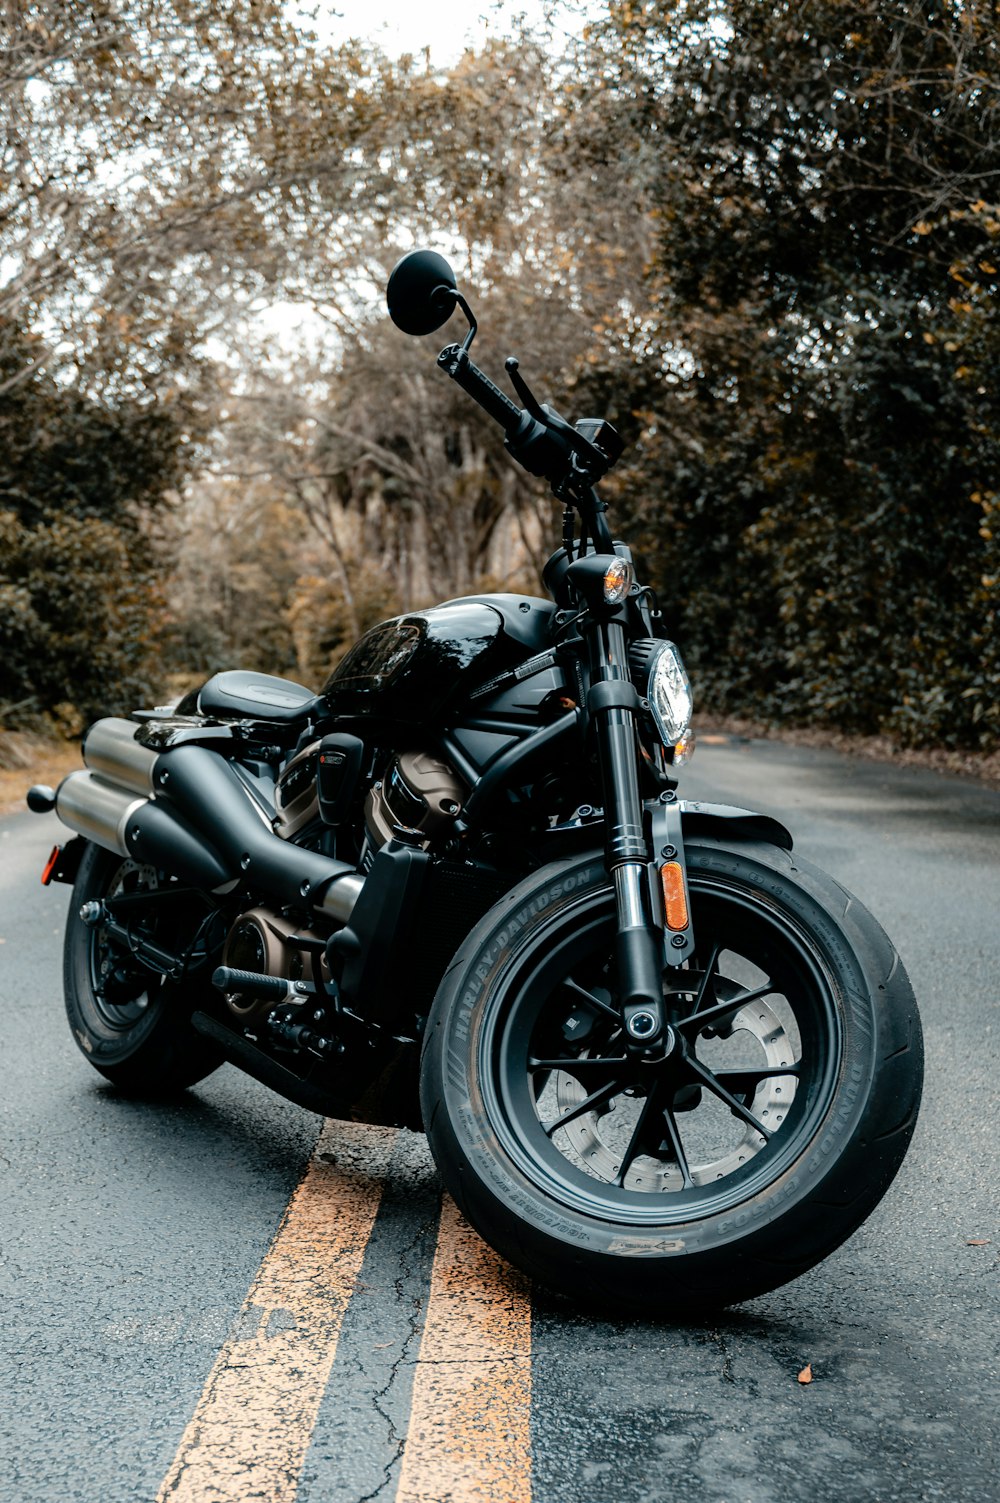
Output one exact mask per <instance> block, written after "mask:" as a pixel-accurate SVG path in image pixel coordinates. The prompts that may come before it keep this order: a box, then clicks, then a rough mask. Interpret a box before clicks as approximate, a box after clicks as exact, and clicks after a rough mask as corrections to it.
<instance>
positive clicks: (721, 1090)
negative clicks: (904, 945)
mask: <svg viewBox="0 0 1000 1503" xmlns="http://www.w3.org/2000/svg"><path fill="white" fill-rule="evenodd" d="M686 857H687V867H688V880H689V884H690V892H691V905H692V913H693V920H694V929H695V936H696V942H697V945H698V952H697V955H696V956H695V957H694V958H693V960H692V961H691V962H689V964H688V966H687V967H686V968H685V969H683V970H678V971H673V970H671V969H669V968H668V969H667V971H666V972H665V986H666V988H667V991H668V998H667V1000H668V1011H669V1014H670V1016H671V1018H672V1021H673V1023H674V1037H675V1039H676V1041H677V1042H676V1047H675V1050H674V1051H673V1052H672V1053H671V1055H670V1057H669V1058H668V1059H665V1060H664V1061H662V1062H660V1063H659V1064H657V1065H656V1066H653V1067H650V1066H647V1065H645V1064H636V1063H635V1062H634V1061H632V1060H631V1059H630V1058H629V1056H627V1054H626V1051H625V1050H624V1048H623V1046H622V1043H621V1039H622V1034H621V1031H620V1029H618V1028H617V1025H616V1022H615V1018H614V1012H615V1002H616V998H615V980H614V962H613V958H612V957H613V937H614V904H613V892H612V888H611V884H610V883H609V881H608V877H607V874H606V871H605V868H604V863H603V860H602V858H601V857H600V856H595V855H590V856H587V857H582V858H577V859H575V860H571V861H566V862H563V863H560V864H558V865H553V866H550V867H547V868H546V869H545V870H544V871H543V872H540V873H537V874H535V875H534V876H533V877H531V878H529V879H528V880H527V881H525V882H523V883H521V884H520V886H519V887H517V888H515V889H514V890H513V892H511V893H510V894H509V895H508V897H507V898H505V899H504V900H503V902H502V903H501V904H498V905H497V907H496V908H494V909H492V910H491V912H490V913H489V914H488V915H487V916H486V917H485V918H484V919H483V921H482V922H481V923H480V924H479V925H478V927H477V928H476V929H475V930H474V931H473V933H472V934H471V935H470V936H469V938H468V940H467V941H466V943H465V944H464V945H463V947H462V949H461V950H460V951H459V953H458V955H457V956H456V957H455V960H454V961H453V963H452V965H451V967H450V968H449V971H448V973H447V974H446V976H445V978H444V980H443V982H442V984H441V987H440V989H439V991H438V995H437V997H436V999H435V1002H434V1007H433V1009H432V1012H431V1016H430V1019H429V1022H428V1029H427V1037H426V1042H425V1048H424V1056H423V1063H422V1088H421V1100H422V1107H423V1116H424V1121H425V1123H426V1124H427V1131H428V1135H429V1137H430V1142H431V1148H432V1150H433V1153H434V1157H435V1159H436V1161H437V1164H438V1167H439V1169H440V1171H441V1174H442V1176H443V1178H444V1180H445V1183H446V1185H447V1187H448V1189H449V1190H450V1192H451V1194H452V1195H453V1196H454V1198H455V1200H456V1201H457V1202H458V1204H459V1206H460V1208H461V1209H462V1210H463V1212H464V1213H465V1215H466V1216H467V1217H468V1219H469V1220H470V1221H471V1222H472V1224H473V1225H474V1226H475V1227H476V1228H477V1230H478V1231H479V1232H480V1233H481V1235H482V1236H483V1237H484V1238H485V1239H486V1240H487V1241H488V1242H490V1243H491V1244H492V1245H493V1246H494V1247H495V1248H496V1249H497V1250H498V1251H499V1252H501V1253H502V1254H503V1255H504V1256H506V1257H507V1258H509V1259H510V1261H511V1262H512V1263H514V1264H516V1265H517V1266H518V1267H520V1268H522V1269H523V1270H524V1271H525V1272H527V1273H528V1274H530V1275H532V1276H534V1277H535V1278H537V1279H539V1280H540V1281H541V1282H543V1283H545V1284H548V1285H549V1286H550V1287H552V1288H554V1289H558V1290H561V1291H564V1292H566V1293H569V1294H571V1295H573V1296H574V1297H576V1298H578V1299H583V1300H587V1301H590V1302H595V1303H598V1304H601V1305H603V1306H611V1307H613V1308H615V1309H616V1310H619V1311H635V1312H638V1313H642V1314H646V1315H650V1314H672V1315H677V1314H681V1313H684V1312H689V1311H690V1310H691V1309H692V1308H693V1307H708V1306H718V1305H726V1304H732V1303H736V1302H738V1301H741V1300H746V1299H750V1298H752V1297H753V1296H755V1295H759V1294H763V1293H765V1292H766V1291H767V1290H770V1289H774V1288H776V1287H777V1286H779V1285H781V1284H784V1283H786V1282H788V1281H789V1280H790V1279H793V1278H795V1277H797V1276H798V1275H799V1274H801V1273H803V1272H805V1271H806V1270H807V1269H808V1268H810V1267H812V1266H813V1265H814V1264H816V1263H817V1262H819V1261H820V1260H821V1259H822V1258H824V1257H826V1256H827V1255H828V1254H829V1253H830V1252H832V1251H833V1250H834V1249H835V1248H836V1247H838V1246H839V1245H840V1244H841V1243H842V1242H844V1241H845V1239H846V1238H847V1237H849V1236H850V1234H851V1233H852V1232H853V1231H854V1230H855V1228H856V1227H858V1226H859V1225H860V1223H861V1222H862V1221H863V1220H864V1219H865V1217H866V1216H868V1215H869V1213H870V1212H871V1211H872V1209H873V1208H874V1207H875V1205H877V1203H878V1201H879V1200H880V1199H881V1197H882V1196H883V1195H884V1193H885V1191H886V1189H887V1188H888V1186H889V1184H890V1182H891V1180H892V1178H893V1176H894V1175H895V1173H896V1171H897V1170H898V1168H899V1166H900V1164H901V1163H902V1160H903V1156H904V1154H905V1152H906V1148H907V1146H908V1144H909V1141H910V1138H911V1136H912V1133H913V1128H914V1125H915V1121H916V1115H917V1107H918V1104H919V1100H920V1088H921V1081H922V1064H923V1048H922V1039H921V1032H920V1023H919V1018H918V1016H917V1010H916V1005H915V1002H914V998H913V993H912V990H911V987H910V984H909V981H908V979H907V977H906V974H905V972H904V970H903V967H902V965H901V964H900V961H899V957H898V956H897V954H896V952H895V950H894V949H893V947H892V945H891V944H890V942H889V940H888V939H887V938H886V936H885V934H884V933H883V931H882V929H881V928H880V927H879V925H878V924H877V923H876V921H875V920H874V919H873V918H872V916H871V914H870V913H868V911H867V910H866V909H865V908H864V907H862V905H861V904H860V903H859V902H858V901H857V900H856V899H854V898H852V897H851V896H850V895H849V894H848V893H846V892H845V891H844V889H843V888H841V887H840V886H839V885H838V884H837V883H836V882H835V881H834V880H833V879H832V878H831V877H829V876H827V875H826V873H824V872H822V871H820V870H819V869H818V868H816V867H813V866H811V865H810V864H809V863H808V862H805V861H801V860H799V859H798V858H796V857H792V856H791V855H790V854H789V853H788V852H786V851H783V850H779V849H778V848H776V847H773V846H769V845H764V844H757V843H746V844H742V843H741V844H740V845H738V846H736V847H735V848H733V847H727V846H725V845H723V844H721V843H718V842H716V841H714V840H712V839H710V838H704V837H699V838H698V839H697V840H693V841H691V842H690V843H689V844H688V845H687V847H686ZM716 946H718V949H717V950H716V948H715V947H716ZM713 956H714V958H713ZM703 983H704V985H703ZM751 993H752V994H753V995H752V996H751V995H750V994H751ZM588 996H589V998H590V1000H589V1001H588V1000H587V997H588ZM712 1007H714V1009H715V1012H714V1014H713V1016H712V1017H711V1018H709V1019H708V1020H707V1021H706V1022H705V1023H702V1022H700V1021H699V1020H698V1017H697V1014H698V1013H699V1012H700V1011H703V1012H706V1013H707V1012H708V1011H709V1008H712ZM581 1040H582V1042H581ZM605 1061H607V1063H605ZM646 1071H649V1073H648V1074H647V1073H644V1072H646ZM591 1097H593V1098H594V1099H593V1102H592V1104H591V1105H590V1106H588V1105H587V1102H588V1101H590V1100H591ZM581 1103H582V1105H581ZM562 1120H565V1122H566V1125H565V1126H560V1125H559V1123H560V1121H562Z"/></svg>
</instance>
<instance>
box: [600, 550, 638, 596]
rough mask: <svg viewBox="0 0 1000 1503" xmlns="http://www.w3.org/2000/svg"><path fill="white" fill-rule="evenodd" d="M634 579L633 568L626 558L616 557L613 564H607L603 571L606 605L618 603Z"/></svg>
mask: <svg viewBox="0 0 1000 1503" xmlns="http://www.w3.org/2000/svg"><path fill="white" fill-rule="evenodd" d="M634 579H635V570H634V569H633V568H632V565H631V564H630V563H629V562H628V560H627V559H624V558H616V559H615V561H614V563H613V564H609V565H608V567H607V568H606V569H605V571H604V598H605V600H606V601H607V603H608V605H620V603H621V602H622V601H623V600H624V599H625V597H626V595H627V594H628V592H629V590H630V589H631V588H632V582H633V580H634Z"/></svg>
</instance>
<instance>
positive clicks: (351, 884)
mask: <svg viewBox="0 0 1000 1503" xmlns="http://www.w3.org/2000/svg"><path fill="white" fill-rule="evenodd" d="M136 730H137V727H136V726H135V725H134V724H133V723H132V722H131V721H128V720H121V719H118V718H109V719H106V720H99V721H97V722H96V723H95V724H94V725H93V726H91V728H90V730H89V731H88V732H87V736H86V739H85V742H84V749H83V756H84V761H85V763H86V764H87V767H86V770H85V771H80V772H71V773H70V774H69V776H68V777H67V778H64V779H63V781H62V783H61V784H60V786H59V789H58V791H57V793H56V813H57V815H58V816H59V818H60V819H61V820H62V822H63V823H64V824H65V825H68V826H69V828H70V829H71V830H76V831H77V832H78V833H79V834H81V835H83V836H85V837H86V838H87V839H88V840H92V841H93V842H94V843H95V845H100V846H103V847H104V848H105V849H106V850H110V851H115V852H117V854H118V855H120V856H127V857H130V858H131V859H132V860H134V861H140V862H142V863H144V864H148V865H152V866H158V867H163V868H164V869H165V870H167V871H169V872H173V873H175V874H176V875H177V876H178V877H180V878H181V879H182V880H183V881H185V882H190V883H191V884H192V885H193V886H196V887H201V888H205V889H207V890H209V891H216V890H217V889H218V888H220V887H223V886H225V885H226V884H227V883H234V882H236V881H237V880H239V879H240V878H241V877H242V878H243V879H244V880H247V881H250V882H252V883H254V885H256V886H259V887H261V888H262V889H263V890H264V891H265V892H267V893H269V894H272V895H273V896H275V897H277V898H279V899H280V900H281V901H282V902H283V903H287V904H290V905H291V904H294V905H296V906H300V905H301V904H302V903H303V901H305V902H306V903H308V905H309V906H310V907H312V908H318V909H319V910H320V911H321V912H323V913H325V914H326V915H327V916H328V917H329V918H331V919H334V920H335V921H336V922H338V923H342V924H346V922H347V921H348V919H349V918H350V916H351V913H352V911H353V909H354V905H355V903H356V901H357V899H358V896H359V895H360V893H361V889H362V888H363V887H364V884H365V878H364V876H363V875H362V874H361V873H359V872H358V871H356V870H355V868H354V867H353V866H349V865H348V864H347V863H346V862H343V861H334V860H332V859H331V858H330V857H328V856H322V855H320V854H319V853H318V852H316V851H307V850H303V848H302V847H301V846H295V845H292V844H291V843H290V842H289V841H287V840H281V839H280V838H279V837H278V836H277V835H275V834H274V833H273V832H272V831H271V830H269V829H268V828H267V826H266V825H265V823H264V821H263V820H262V819H261V817H260V815H259V814H258V812H257V810H256V809H255V808H254V806H253V804H252V803H251V802H250V798H249V795H248V794H247V791H246V789H245V788H244V786H243V784H242V783H241V782H240V780H239V778H238V777H237V776H236V774H235V773H234V772H233V771H232V769H231V768H230V767H229V766H228V764H227V763H226V762H225V761H224V760H223V759H222V758H221V757H219V756H218V755H217V754H216V753H215V752H211V751H208V750H207V749H206V748H205V747H202V746H193V745H184V746H178V747H175V748H173V749H172V750H171V751H168V752H162V753H159V754H157V753H156V752H153V751H150V749H149V748H148V747H145V746H142V745H140V743H138V742H137V741H136V740H135V733H136ZM154 790H155V797H153V798H150V797H149V795H150V794H151V793H153V792H154ZM206 816H210V818H209V817H206ZM206 826H208V828H207V829H206ZM203 832H204V833H203Z"/></svg>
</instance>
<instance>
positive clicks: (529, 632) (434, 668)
mask: <svg viewBox="0 0 1000 1503" xmlns="http://www.w3.org/2000/svg"><path fill="white" fill-rule="evenodd" d="M555 609H556V608H555V606H554V605H553V604H552V602H551V601H550V600H541V599H538V598H536V597H534V596H530V595H470V596H466V597H465V598H463V599H461V600H449V601H446V602H445V604H444V605H436V606H433V607H432V608H431V609H429V610H426V611H414V612H411V613H410V614H409V615H406V616H395V617H393V619H392V620H391V621H383V622H381V623H380V625H378V626H374V627H372V629H371V631H369V632H366V633H365V635H364V636H363V637H362V638H361V640H360V641H359V642H357V643H356V644H355V646H354V647H352V648H351V650H350V652H349V653H348V654H347V656H346V657H345V658H343V659H342V660H341V661H340V663H339V664H338V665H337V667H336V668H335V669H334V671H333V673H332V674H331V675H330V677H329V679H328V680H327V682H326V683H325V684H324V686H323V697H324V699H325V700H326V706H327V709H328V710H329V712H330V713H331V714H333V715H338V716H348V717H352V716H358V715H363V716H365V717H366V719H375V720H380V721H386V722H389V723H395V724H398V725H423V724H425V723H426V722H428V721H430V720H434V719H436V718H438V717H440V716H441V715H442V713H443V712H444V711H445V710H446V709H447V708H448V706H449V705H450V704H451V703H452V702H453V701H456V700H458V699H460V698H461V696H462V694H463V693H465V692H468V691H469V690H471V689H473V688H475V686H476V685H477V684H480V683H482V682H483V681H484V680H485V679H488V678H490V677H492V675H493V674H496V673H501V672H503V670H504V669H505V668H509V667H513V666H514V665H515V664H516V663H520V662H523V661H524V659H525V658H529V657H532V656H533V655H534V654H535V653H538V652H542V651H544V649H545V648H546V647H547V646H548V642H549V628H550V625H551V621H552V616H553V614H554V612H555Z"/></svg>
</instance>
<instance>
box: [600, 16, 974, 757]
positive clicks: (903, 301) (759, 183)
mask: <svg viewBox="0 0 1000 1503" xmlns="http://www.w3.org/2000/svg"><path fill="white" fill-rule="evenodd" d="M605 41H606V42H607V43H608V56H609V58H610V57H613V58H614V59H615V64H614V82H613V85H612V87H611V88H610V89H607V90H606V91H605V92H604V94H603V95H602V96H600V97H598V96H594V97H593V98H592V100H591V101H590V105H589V108H590V112H591V114H590V119H591V124H590V130H591V132H592V138H593V139H596V140H598V141H599V142H600V143H601V144H602V149H603V150H604V151H605V152H606V153H608V154H609V155H610V154H611V153H612V152H613V151H614V150H621V151H622V152H624V151H625V149H626V147H625V140H624V136H625V135H626V134H627V135H630V136H631V137H632V149H633V150H635V149H638V151H639V154H640V159H642V160H645V161H646V162H647V163H648V162H649V160H650V158H651V157H654V159H655V170H654V171H647V173H646V175H645V177H644V178H643V179H642V180H641V182H640V184H639V186H640V187H641V193H642V198H641V203H642V205H643V207H644V209H645V211H646V212H647V213H648V214H649V215H650V216H651V218H652V219H653V221H654V222H655V224H656V226H657V238H656V243H655V248H654V252H653V256H652V260H651V267H650V276H649V284H648V285H649V311H648V314H647V315H646V316H645V317H644V319H643V320H642V321H641V322H640V323H638V324H637V327H636V328H635V329H634V330H633V331H632V334H631V336H630V337H629V338H627V339H626V340H625V341H624V342H623V344H622V346H621V348H620V349H619V350H618V351H616V352H615V354H614V356H613V357H612V358H610V359H607V360H605V361H603V362H602V363H601V364H600V365H599V366H598V367H596V368H594V369H592V370H590V371H589V372H588V373H587V375H586V380H585V384H586V386H588V387H589V388H590V390H591V391H593V392H595V393H597V394H599V395H600V396H601V398H602V399H604V400H605V401H606V403H607V404H608V405H609V406H611V407H612V408H614V409H615V410H618V411H621V410H623V409H624V411H625V412H626V413H627V414H629V415H630V416H629V417H628V418H627V422H628V423H629V424H630V426H631V429H632V433H633V436H634V438H635V439H636V443H637V452H636V457H635V458H634V460H633V462H632V465H631V470H630V471H629V472H628V473H627V474H624V475H623V476H622V477H621V479H620V480H619V485H620V487H621V494H622V499H623V500H626V497H629V498H631V510H632V514H633V516H634V517H636V518H637V519H638V521H639V522H640V524H641V525H642V526H643V528H644V532H645V539H646V544H647V548H648V552H649V556H650V558H651V560H652V562H653V564H654V568H655V571H656V574H657V579H658V583H659V586H660V588H661V591H662V593H663V595H664V599H665V602H666V605H667V611H668V617H669V621H670V626H671V629H672V630H673V631H675V632H676V634H677V636H678V639H679V640H680V642H681V643H682V644H683V646H684V649H685V652H686V653H687V655H688V656H689V658H690V659H691V662H692V666H693V667H694V669H695V673H696V677H697V679H698V682H699V685H700V688H701V691H702V694H703V696H704V697H705V698H706V699H707V701H708V703H709V705H710V706H711V707H712V708H715V709H717V710H722V711H729V712H736V713H742V714H750V715H754V716H758V717H763V718H767V719H770V720H774V721H782V720H783V721H793V722H794V721H800V722H804V721H810V722H814V723H828V724H831V725H835V726H838V727H840V728H843V729H846V730H855V731H888V732H890V733H891V734H894V735H896V736H898V737H899V738H901V739H902V740H903V741H905V742H909V743H921V742H923V743H934V742H939V743H941V742H943V743H945V744H949V745H971V746H976V745H981V746H991V745H995V744H996V741H997V737H998V735H1000V711H998V704H997V702H998V698H1000V696H998V688H1000V672H998V670H1000V662H998V657H997V647H996V635H997V633H996V626H997V603H998V590H997V586H998V573H1000V570H998V558H997V541H996V537H995V535H994V527H993V520H994V518H995V511H994V507H995V505H996V493H995V489H994V487H995V484H996V482H995V476H996V474H997V472H998V465H1000V402H998V390H997V385H996V375H995V373H996V370H997V368H998V364H1000V329H998V322H997V317H996V297H997V292H998V290H1000V273H998V265H1000V245H998V243H997V242H998V240H1000V210H998V209H997V207H996V206H995V205H992V204H990V203H987V202H985V201H984V199H983V198H982V196H981V195H982V193H983V192H984V191H988V187H987V185H989V184H990V183H991V182H993V181H995V180H996V177H997V174H998V171H1000V25H998V22H997V19H996V17H995V14H994V11H993V8H992V7H986V6H980V5H968V4H964V3H963V4H959V3H957V0H956V3H937V4H934V5H925V4H915V3H913V4H911V3H906V0H894V3H890V4H883V3H879V4H875V3H872V0H854V3H845V0H810V3H809V4H808V5H803V4H800V3H792V0H786V3H784V4H777V5H769V6H766V7H764V6H760V5H755V4H752V3H741V0H731V3H728V4H716V3H714V0H713V3H708V0H705V3H702V0H689V3H682V4H673V3H671V4H660V3H654V4H649V5H646V6H644V7H642V8H641V9H639V8H636V7H631V6H627V5H621V6H615V7H613V8H612V14H611V20H610V22H609V27H608V29H606V31H605ZM595 122H596V123H595ZM654 139H656V140H658V141H659V143H660V145H659V148H658V150H656V152H655V154H654V153H653V152H652V150H651V148H652V143H653V141H654Z"/></svg>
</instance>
